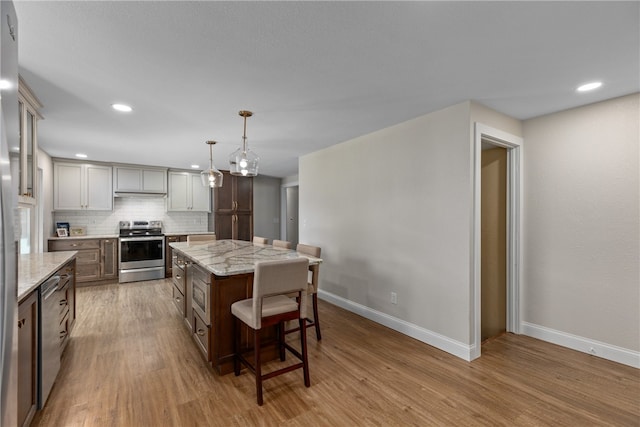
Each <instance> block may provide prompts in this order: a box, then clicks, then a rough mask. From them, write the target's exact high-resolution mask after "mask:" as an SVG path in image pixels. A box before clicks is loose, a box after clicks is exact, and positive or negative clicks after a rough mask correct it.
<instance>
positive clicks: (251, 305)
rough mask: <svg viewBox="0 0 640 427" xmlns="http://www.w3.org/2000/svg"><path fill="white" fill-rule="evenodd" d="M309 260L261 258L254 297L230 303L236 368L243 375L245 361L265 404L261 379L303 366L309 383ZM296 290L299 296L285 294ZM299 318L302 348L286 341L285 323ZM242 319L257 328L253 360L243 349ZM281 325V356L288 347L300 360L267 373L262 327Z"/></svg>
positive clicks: (254, 329)
mask: <svg viewBox="0 0 640 427" xmlns="http://www.w3.org/2000/svg"><path fill="white" fill-rule="evenodd" d="M308 267H309V261H308V260H307V259H306V258H295V259H288V260H279V261H262V262H257V263H256V264H255V273H254V278H253V297H252V298H249V299H245V300H241V301H237V302H235V303H233V304H232V305H231V314H233V315H234V316H235V317H236V319H235V321H234V333H235V339H234V353H235V357H234V363H233V367H234V372H235V374H236V376H238V375H240V364H241V363H242V364H244V365H245V366H247V368H249V370H250V371H251V372H252V373H253V374H254V375H255V378H256V399H257V402H258V405H260V406H262V403H263V399H262V382H263V381H264V380H267V379H269V378H273V377H275V376H278V375H282V374H285V373H287V372H291V371H293V370H295V369H299V368H302V370H303V375H304V385H305V386H306V387H309V386H310V385H311V381H310V379H309V361H308V357H307V333H306V332H307V329H306V320H305V318H306V317H307V272H308ZM291 292H295V293H296V294H297V300H295V299H292V298H289V297H287V296H286V295H287V294H289V293H291ZM295 319H297V320H298V323H299V324H300V349H301V351H298V350H296V349H295V348H293V347H291V346H290V345H289V344H287V343H286V342H285V333H284V324H285V322H286V321H289V320H295ZM240 322H242V323H244V324H246V325H247V326H248V327H249V328H251V329H253V331H254V339H253V355H254V357H253V359H254V360H253V363H251V362H250V361H249V360H248V359H247V358H245V356H244V355H243V354H242V353H241V350H240V336H241V328H240ZM273 325H278V350H279V353H280V360H281V361H284V360H285V350H289V352H291V353H292V354H293V355H294V356H296V357H297V358H298V359H300V363H296V364H294V365H289V366H286V367H284V368H280V369H277V370H275V371H272V372H269V373H267V374H263V373H262V367H261V361H260V352H261V348H260V336H261V332H262V329H264V328H266V327H269V326H273Z"/></svg>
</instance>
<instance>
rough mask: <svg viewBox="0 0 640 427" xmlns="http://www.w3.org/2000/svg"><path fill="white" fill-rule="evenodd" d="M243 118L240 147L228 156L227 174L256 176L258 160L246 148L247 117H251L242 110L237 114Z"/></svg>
mask: <svg viewBox="0 0 640 427" xmlns="http://www.w3.org/2000/svg"><path fill="white" fill-rule="evenodd" d="M238 114H239V115H240V117H244V133H243V134H242V147H240V148H238V149H237V150H236V151H234V152H233V153H231V155H230V156H229V172H230V173H231V175H238V176H256V175H258V161H259V160H260V158H259V157H258V156H257V155H256V153H254V152H253V151H251V150H249V147H247V117H251V116H252V115H253V113H252V112H251V111H246V110H242V111H240V112H239V113H238Z"/></svg>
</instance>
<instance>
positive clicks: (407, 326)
mask: <svg viewBox="0 0 640 427" xmlns="http://www.w3.org/2000/svg"><path fill="white" fill-rule="evenodd" d="M318 297H319V298H320V299H322V300H324V301H327V302H329V303H331V304H333V305H337V306H338V307H340V308H343V309H345V310H347V311H350V312H352V313H355V314H358V315H360V316H362V317H365V318H367V319H369V320H372V321H374V322H376V323H380V324H381V325H384V326H386V327H388V328H391V329H393V330H395V331H398V332H400V333H403V334H405V335H408V336H410V337H412V338H415V339H417V340H418V341H422V342H423V343H426V344H429V345H431V346H433V347H436V348H438V349H440V350H442V351H446V352H447V353H450V354H453V355H454V356H457V357H459V358H461V359H464V360H466V361H471V360H472V353H473V352H474V349H473V347H474V346H470V345H467V344H464V343H461V342H459V341H456V340H453V339H451V338H448V337H446V336H444V335H441V334H438V333H437V332H433V331H430V330H428V329H424V328H422V327H420V326H417V325H414V324H413V323H409V322H406V321H404V320H401V319H398V318H396V317H393V316H390V315H388V314H385V313H382V312H380V311H377V310H374V309H372V308H369V307H366V306H364V305H362V304H358V303H355V302H353V301H349V300H348V299H345V298H342V297H340V296H338V295H335V294H332V293H329V292H326V291H323V290H322V289H318Z"/></svg>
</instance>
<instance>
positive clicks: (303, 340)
mask: <svg viewBox="0 0 640 427" xmlns="http://www.w3.org/2000/svg"><path fill="white" fill-rule="evenodd" d="M298 321H299V323H300V348H301V350H302V371H303V372H304V385H305V387H310V386H311V380H310V379H309V359H308V357H307V319H299V320H298Z"/></svg>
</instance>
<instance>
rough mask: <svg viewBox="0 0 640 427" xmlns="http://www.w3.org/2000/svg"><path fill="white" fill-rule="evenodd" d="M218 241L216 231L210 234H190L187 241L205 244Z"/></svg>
mask: <svg viewBox="0 0 640 427" xmlns="http://www.w3.org/2000/svg"><path fill="white" fill-rule="evenodd" d="M215 241H216V235H215V234H214V233H210V234H189V235H188V236H187V243H191V244H205V243H211V242H215Z"/></svg>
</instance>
